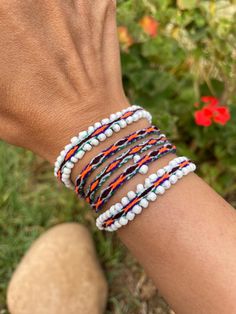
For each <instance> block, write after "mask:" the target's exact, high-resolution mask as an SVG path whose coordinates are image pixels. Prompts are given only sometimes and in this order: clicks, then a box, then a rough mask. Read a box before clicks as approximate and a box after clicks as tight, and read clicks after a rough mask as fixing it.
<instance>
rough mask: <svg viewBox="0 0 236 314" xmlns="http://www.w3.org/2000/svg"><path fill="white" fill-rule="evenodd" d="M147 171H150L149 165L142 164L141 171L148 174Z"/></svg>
mask: <svg viewBox="0 0 236 314" xmlns="http://www.w3.org/2000/svg"><path fill="white" fill-rule="evenodd" d="M147 172H148V166H147V165H142V166H141V168H140V169H139V173H141V174H146V173H147Z"/></svg>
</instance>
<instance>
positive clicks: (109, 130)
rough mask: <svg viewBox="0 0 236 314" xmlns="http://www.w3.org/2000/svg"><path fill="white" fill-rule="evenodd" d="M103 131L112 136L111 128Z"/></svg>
mask: <svg viewBox="0 0 236 314" xmlns="http://www.w3.org/2000/svg"><path fill="white" fill-rule="evenodd" d="M104 133H105V134H106V136H107V137H110V136H112V134H113V131H112V129H107V130H106V131H105V132H104Z"/></svg>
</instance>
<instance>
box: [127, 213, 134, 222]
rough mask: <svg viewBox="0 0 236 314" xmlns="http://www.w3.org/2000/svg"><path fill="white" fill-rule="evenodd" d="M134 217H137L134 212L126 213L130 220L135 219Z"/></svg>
mask: <svg viewBox="0 0 236 314" xmlns="http://www.w3.org/2000/svg"><path fill="white" fill-rule="evenodd" d="M134 217H135V214H134V213H132V212H128V213H127V215H126V218H127V219H128V220H129V221H131V220H133V219H134Z"/></svg>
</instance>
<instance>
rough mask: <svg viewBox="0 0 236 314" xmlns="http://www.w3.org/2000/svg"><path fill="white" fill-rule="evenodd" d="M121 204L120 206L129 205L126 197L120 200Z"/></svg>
mask: <svg viewBox="0 0 236 314" xmlns="http://www.w3.org/2000/svg"><path fill="white" fill-rule="evenodd" d="M121 204H122V205H123V206H126V205H127V204H129V199H128V197H126V196H124V197H122V199H121Z"/></svg>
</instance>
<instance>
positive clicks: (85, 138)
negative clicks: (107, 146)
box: [54, 106, 151, 188]
mask: <svg viewBox="0 0 236 314" xmlns="http://www.w3.org/2000/svg"><path fill="white" fill-rule="evenodd" d="M141 118H147V119H148V120H149V122H151V115H150V114H149V113H148V112H147V111H145V110H144V109H143V108H141V107H139V106H132V107H128V108H127V109H124V110H122V111H121V112H118V113H116V114H113V115H111V116H110V119H103V120H102V121H101V123H100V122H96V123H95V124H94V127H93V126H91V127H89V128H88V131H83V132H80V135H79V137H74V138H72V139H71V144H68V145H66V146H65V149H64V150H63V151H62V152H61V154H60V156H59V157H58V158H57V161H56V163H55V171H54V173H55V175H56V176H57V177H58V178H59V179H60V180H61V181H62V182H63V183H64V184H65V185H66V186H67V187H69V188H73V184H72V182H71V180H70V174H71V171H72V169H73V167H74V165H75V163H76V162H78V160H79V159H82V158H83V156H84V154H85V153H86V151H90V150H91V149H92V147H93V146H97V145H99V142H100V141H104V140H105V139H106V138H107V136H108V137H109V136H111V135H112V134H113V131H114V132H119V131H120V129H121V128H123V127H126V126H127V124H131V123H133V122H135V121H138V120H139V119H141Z"/></svg>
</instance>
